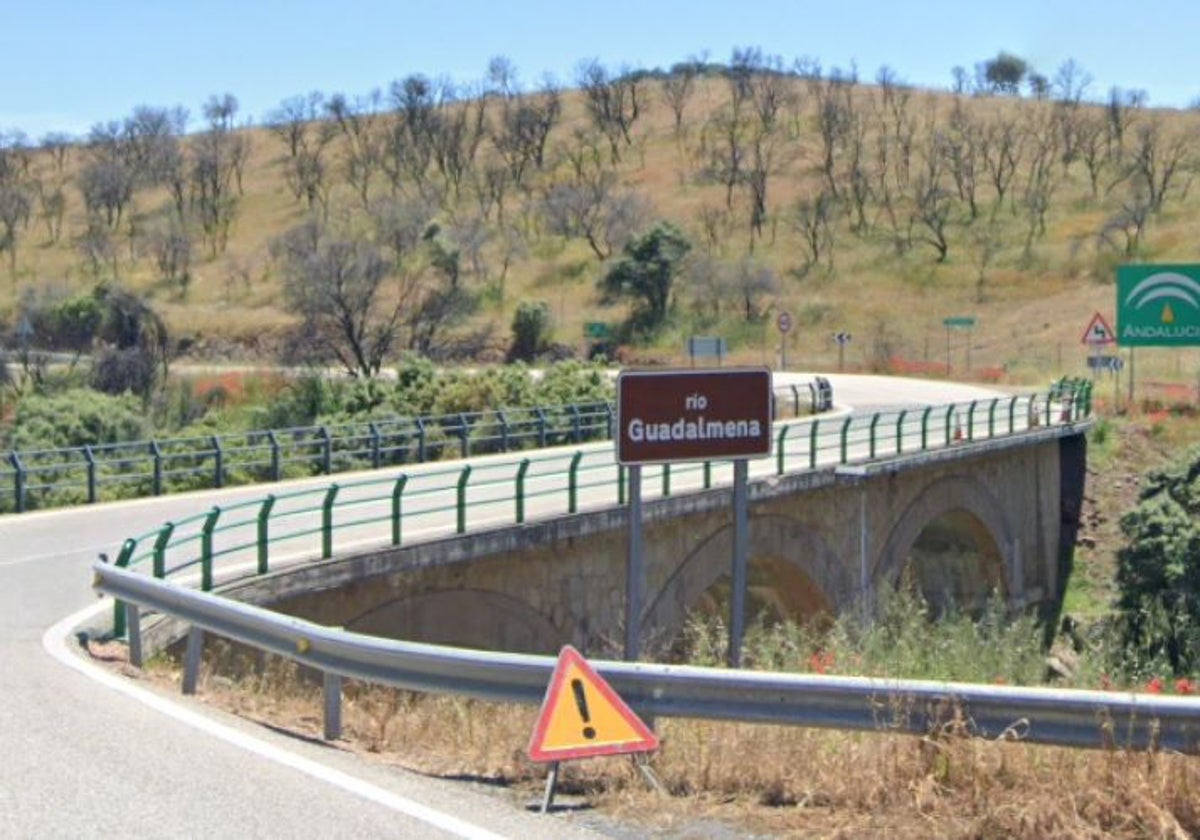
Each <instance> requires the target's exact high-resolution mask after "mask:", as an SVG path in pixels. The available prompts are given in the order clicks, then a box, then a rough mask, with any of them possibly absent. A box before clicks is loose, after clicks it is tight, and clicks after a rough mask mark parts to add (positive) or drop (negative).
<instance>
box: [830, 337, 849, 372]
mask: <svg viewBox="0 0 1200 840" xmlns="http://www.w3.org/2000/svg"><path fill="white" fill-rule="evenodd" d="M850 339H851V335H850V333H848V332H846V331H845V330H838V331H837V332H835V333H834V334H833V340H834V341H836V342H837V346H838V373H841V372H842V369H843V368H844V367H845V366H846V345H847V344H849V343H850Z"/></svg>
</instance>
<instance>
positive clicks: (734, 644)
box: [729, 458, 750, 668]
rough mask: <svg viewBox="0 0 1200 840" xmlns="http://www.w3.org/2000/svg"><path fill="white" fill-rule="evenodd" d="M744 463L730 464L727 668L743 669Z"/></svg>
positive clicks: (746, 541)
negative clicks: (731, 531)
mask: <svg viewBox="0 0 1200 840" xmlns="http://www.w3.org/2000/svg"><path fill="white" fill-rule="evenodd" d="M748 472H749V470H748V469H747V463H746V459H745V458H738V459H737V460H736V461H734V462H733V569H732V570H731V571H732V574H731V578H732V581H733V585H732V586H731V587H730V589H731V592H730V596H729V667H730V668H740V667H741V666H742V636H743V635H744V634H745V631H746V577H747V574H746V566H747V563H748V561H749V553H750V539H749V532H750V528H749V518H750V517H749V508H748V503H747V498H748V496H747V492H746V484H747V475H748Z"/></svg>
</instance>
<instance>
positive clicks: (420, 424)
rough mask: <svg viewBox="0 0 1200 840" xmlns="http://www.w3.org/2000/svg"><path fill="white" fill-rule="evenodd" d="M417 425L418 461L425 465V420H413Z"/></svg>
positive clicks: (416, 418)
mask: <svg viewBox="0 0 1200 840" xmlns="http://www.w3.org/2000/svg"><path fill="white" fill-rule="evenodd" d="M413 419H414V421H415V422H416V424H417V461H418V463H421V464H424V463H425V420H424V418H421V417H415V418H413Z"/></svg>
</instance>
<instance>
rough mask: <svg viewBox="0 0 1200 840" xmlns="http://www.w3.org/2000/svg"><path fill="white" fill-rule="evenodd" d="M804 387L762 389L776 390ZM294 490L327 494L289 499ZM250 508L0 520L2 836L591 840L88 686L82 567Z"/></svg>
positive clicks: (842, 402) (945, 394)
mask: <svg viewBox="0 0 1200 840" xmlns="http://www.w3.org/2000/svg"><path fill="white" fill-rule="evenodd" d="M792 377H795V378H794V379H793V378H792ZM829 378H830V380H832V382H833V386H834V397H835V402H836V403H837V405H838V406H839V407H843V408H854V409H864V410H876V409H880V408H885V407H898V406H906V407H907V406H914V405H925V404H937V403H943V402H948V401H952V400H964V399H978V398H985V397H988V398H990V397H993V396H995V395H996V394H995V392H993V391H989V390H984V389H981V388H976V387H973V386H967V385H957V384H954V383H930V382H921V381H918V380H904V379H892V378H885V377H860V376H840V375H834V376H830V377H829ZM808 379H809V377H808V376H806V375H796V374H792V375H789V374H776V384H787V383H789V382H791V381H796V382H807V381H808ZM305 483H307V484H311V485H314V486H317V485H323V484H326V483H328V479H327V478H318V479H309V480H305V481H304V482H293V483H291V485H292V486H297V487H298V486H302V485H303V484H305ZM263 492H264V491H263V488H262V487H243V488H234V489H230V490H219V491H210V492H202V493H191V494H181V495H176V496H166V497H162V498H156V499H144V500H135V501H128V502H118V503H112V504H103V505H96V506H90V507H80V508H72V509H67V510H61V511H48V512H39V513H31V514H24V515H20V516H15V515H10V516H4V517H0V652H2V655H0V662H2V663H3V667H2V668H0V697H3V698H4V700H3V703H0V743H3V744H4V747H5V760H4V761H2V762H0V836H4V837H38V838H47V837H72V838H78V837H90V836H101V835H105V836H112V835H113V834H131V833H134V832H138V833H141V834H147V835H151V836H155V837H185V836H186V837H189V838H191V837H206V836H223V837H228V836H235V837H266V836H270V837H280V836H309V835H320V836H327V837H341V836H347V837H349V836H354V837H383V836H389V837H391V836H402V837H480V838H483V837H497V836H498V837H516V836H519V837H522V838H539V837H573V836H595V834H594V833H592V832H591V831H589V830H588V827H587V825H585V824H584V822H585V820H586V819H587V818H586V817H581V816H579V815H571V814H559V815H555V816H551V817H540V816H536V815H532V814H529V813H526V812H523V811H519V810H516V809H513V808H512V807H511V805H510V804H509V803H507V802H506V801H504V800H502V799H500V798H499V797H496V796H494V795H489V794H487V793H485V792H482V791H479V790H476V789H474V788H472V787H470V786H464V785H463V784H461V783H459V784H451V783H446V782H441V781H440V780H431V779H428V778H425V777H420V776H417V775H415V774H409V773H404V772H401V771H397V770H395V769H394V768H383V767H379V766H375V765H373V764H371V763H367V762H362V761H360V760H358V759H357V758H356V757H355V756H353V755H351V754H349V753H347V752H345V751H343V750H339V749H337V748H335V747H330V746H326V745H323V744H314V743H307V742H304V741H302V740H300V739H296V738H293V737H287V736H283V735H279V734H277V733H275V732H272V731H270V730H267V729H264V728H262V727H259V726H256V725H254V724H250V723H247V722H245V721H243V720H240V719H238V718H235V717H232V716H229V715H225V714H223V713H221V712H219V711H217V710H214V709H212V708H209V707H207V706H205V705H204V703H203V699H202V698H200V699H199V700H192V699H188V698H170V699H169V700H165V699H164V698H163V696H162V695H159V694H156V693H153V692H150V691H149V690H146V689H142V688H141V687H139V686H138V685H137V684H136V681H132V680H127V681H115V680H111V679H110V680H109V681H108V682H107V683H106V682H104V681H102V678H101V679H97V678H96V677H95V675H94V673H90V672H92V671H97V670H100V669H96V668H95V666H92V665H90V664H88V663H87V662H85V661H84V659H83V658H82V657H80V656H78V643H77V642H76V641H75V640H74V639H73V638H72V637H71V636H70V630H71V627H73V626H75V624H76V621H75V620H74V618H73V617H77V616H78V614H79V613H80V611H81V610H84V609H86V608H88V607H89V606H94V605H96V603H97V602H96V599H95V597H94V595H93V594H92V591H91V588H90V583H91V581H90V578H89V575H88V571H87V570H88V567H89V566H90V564H91V563H92V562H93V561H94V560H95V558H96V555H97V554H98V553H99V552H101V551H104V552H108V553H110V555H111V554H113V553H115V551H116V548H117V547H118V546H119V544H120V541H121V540H122V539H124V538H125V537H128V536H130V535H132V534H137V533H143V532H145V531H148V530H150V529H151V528H154V527H156V526H158V525H159V524H161V523H162V522H164V521H166V520H168V519H176V518H180V517H182V516H185V515H188V514H192V513H195V512H197V511H199V510H202V509H205V508H207V507H209V506H211V505H213V504H222V505H225V504H229V503H231V502H233V501H235V500H244V499H252V498H258V497H261V496H262V495H263ZM67 619H72V620H67ZM64 660H65V661H66V662H68V663H70V664H72V665H73V666H74V667H64ZM102 673H104V672H102ZM114 682H120V683H121V687H120V690H116V689H115V688H114V686H113V685H112V684H111V683H114Z"/></svg>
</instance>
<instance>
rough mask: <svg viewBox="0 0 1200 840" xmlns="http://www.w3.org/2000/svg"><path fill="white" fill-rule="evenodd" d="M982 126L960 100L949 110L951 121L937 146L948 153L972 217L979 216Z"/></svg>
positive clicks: (953, 171)
mask: <svg viewBox="0 0 1200 840" xmlns="http://www.w3.org/2000/svg"><path fill="white" fill-rule="evenodd" d="M980 133H981V129H980V127H979V125H978V124H977V123H976V121H975V119H974V118H973V117H972V116H971V115H970V114H969V113H968V112H967V109H966V108H965V107H963V102H962V100H961V99H959V100H956V101H955V103H954V107H953V108H951V109H950V121H949V124H948V125H947V127H946V130H945V131H944V132H940V133H939V135H938V137H939V142H938V145H939V147H940V148H941V149H942V151H943V153H944V154H945V155H946V164H947V168H948V169H949V171H950V177H951V178H952V179H953V180H954V187H955V189H956V190H957V192H958V198H959V200H960V201H963V202H965V203H966V205H967V209H968V210H969V211H970V214H971V219H972V220H974V219H976V218H978V217H979V203H978V201H977V199H976V196H977V192H978V174H979V168H980V166H979V147H980V145H981V144H980Z"/></svg>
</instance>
